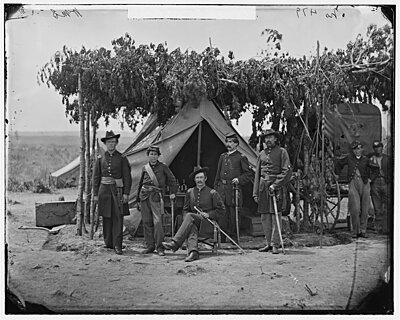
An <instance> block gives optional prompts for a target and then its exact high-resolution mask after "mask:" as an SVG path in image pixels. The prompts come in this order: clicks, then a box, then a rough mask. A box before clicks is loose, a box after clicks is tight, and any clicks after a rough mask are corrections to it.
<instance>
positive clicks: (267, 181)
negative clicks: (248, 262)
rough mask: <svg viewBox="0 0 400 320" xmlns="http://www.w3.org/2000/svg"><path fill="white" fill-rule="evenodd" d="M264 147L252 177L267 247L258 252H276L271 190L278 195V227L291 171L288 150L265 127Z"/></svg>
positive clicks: (275, 222)
mask: <svg viewBox="0 0 400 320" xmlns="http://www.w3.org/2000/svg"><path fill="white" fill-rule="evenodd" d="M262 136H264V137H265V142H266V145H267V147H266V148H265V149H264V150H263V151H261V153H260V155H259V156H258V159H257V167H256V175H255V179H254V188H253V197H254V201H255V202H256V203H258V213H260V214H261V224H262V226H263V229H264V233H265V240H266V246H265V247H263V248H261V249H259V250H258V251H260V252H268V251H271V250H272V253H274V254H276V253H279V251H278V247H279V243H280V239H279V231H278V225H277V221H276V216H275V210H274V203H273V198H272V196H271V194H272V193H275V195H276V198H277V206H278V216H279V226H280V227H282V204H283V198H284V193H285V190H284V188H285V187H286V184H287V183H288V182H289V180H290V178H291V174H292V169H291V165H290V159H289V155H288V153H287V151H286V150H285V149H284V148H281V147H279V146H278V144H277V141H278V139H279V133H278V132H276V131H274V130H272V129H268V130H266V132H265V133H264V134H263V135H262Z"/></svg>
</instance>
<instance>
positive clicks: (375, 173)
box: [370, 154, 394, 182]
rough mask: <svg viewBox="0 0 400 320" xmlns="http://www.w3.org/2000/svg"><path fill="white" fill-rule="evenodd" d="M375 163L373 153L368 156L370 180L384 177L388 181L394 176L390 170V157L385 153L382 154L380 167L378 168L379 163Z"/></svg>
mask: <svg viewBox="0 0 400 320" xmlns="http://www.w3.org/2000/svg"><path fill="white" fill-rule="evenodd" d="M375 163H376V161H375V156H374V155H373V156H372V157H371V158H370V164H371V181H372V182H374V180H375V179H376V178H378V177H384V178H385V180H386V182H390V181H391V180H392V177H393V176H394V175H393V171H392V159H391V157H389V156H387V155H386V154H382V159H381V168H379V165H378V164H375Z"/></svg>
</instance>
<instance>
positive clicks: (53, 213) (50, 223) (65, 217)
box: [35, 201, 76, 227]
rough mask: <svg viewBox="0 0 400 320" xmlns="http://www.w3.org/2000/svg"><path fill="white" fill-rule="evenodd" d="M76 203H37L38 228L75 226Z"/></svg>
mask: <svg viewBox="0 0 400 320" xmlns="http://www.w3.org/2000/svg"><path fill="white" fill-rule="evenodd" d="M75 214H76V202H75V201H52V202H45V203H38V202H37V203H35V215H36V226H37V227H56V226H60V225H63V224H75V222H73V219H74V217H75Z"/></svg>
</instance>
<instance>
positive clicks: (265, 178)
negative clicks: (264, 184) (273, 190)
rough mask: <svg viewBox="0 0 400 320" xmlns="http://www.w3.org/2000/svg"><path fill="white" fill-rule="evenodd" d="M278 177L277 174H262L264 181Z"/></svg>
mask: <svg viewBox="0 0 400 320" xmlns="http://www.w3.org/2000/svg"><path fill="white" fill-rule="evenodd" d="M276 177H277V175H276V174H262V175H261V178H263V179H264V180H271V179H276Z"/></svg>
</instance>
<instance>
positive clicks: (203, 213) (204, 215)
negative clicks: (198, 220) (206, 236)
mask: <svg viewBox="0 0 400 320" xmlns="http://www.w3.org/2000/svg"><path fill="white" fill-rule="evenodd" d="M201 215H202V216H203V218H206V219H208V218H209V217H210V215H209V214H208V213H207V212H202V213H201Z"/></svg>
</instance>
